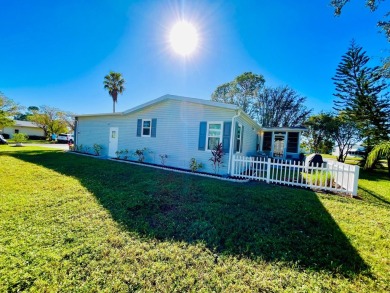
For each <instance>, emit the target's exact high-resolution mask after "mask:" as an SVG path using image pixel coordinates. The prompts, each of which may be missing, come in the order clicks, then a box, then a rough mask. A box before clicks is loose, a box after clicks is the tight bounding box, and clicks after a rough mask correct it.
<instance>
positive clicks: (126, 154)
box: [123, 149, 129, 160]
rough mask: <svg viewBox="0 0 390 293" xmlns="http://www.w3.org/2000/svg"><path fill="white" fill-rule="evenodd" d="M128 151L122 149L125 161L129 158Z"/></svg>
mask: <svg viewBox="0 0 390 293" xmlns="http://www.w3.org/2000/svg"><path fill="white" fill-rule="evenodd" d="M128 155H129V150H128V149H124V150H123V159H125V160H127V158H128V157H129V156H128Z"/></svg>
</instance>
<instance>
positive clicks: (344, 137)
mask: <svg viewBox="0 0 390 293" xmlns="http://www.w3.org/2000/svg"><path fill="white" fill-rule="evenodd" d="M332 118H333V119H332V121H330V125H329V126H328V127H327V128H328V131H329V135H330V137H331V138H332V140H333V141H334V142H335V144H336V146H337V148H338V150H339V155H338V157H337V161H339V162H345V159H346V158H347V155H348V152H349V151H350V150H351V149H352V147H353V146H354V145H355V144H357V143H358V142H360V141H361V135H360V130H359V128H358V126H357V124H356V122H354V121H352V120H350V119H348V117H346V116H345V115H343V114H340V115H338V116H335V117H332Z"/></svg>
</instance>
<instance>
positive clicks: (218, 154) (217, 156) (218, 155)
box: [209, 143, 223, 174]
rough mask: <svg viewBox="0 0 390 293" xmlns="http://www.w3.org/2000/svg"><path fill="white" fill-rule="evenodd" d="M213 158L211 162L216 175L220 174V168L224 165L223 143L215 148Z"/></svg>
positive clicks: (212, 152) (212, 153)
mask: <svg viewBox="0 0 390 293" xmlns="http://www.w3.org/2000/svg"><path fill="white" fill-rule="evenodd" d="M211 155H212V157H211V158H210V159H209V161H211V163H212V166H213V169H214V173H215V174H217V173H218V172H219V167H220V166H221V164H222V156H223V151H222V143H219V144H217V145H216V146H215V148H214V149H213V150H212V151H211Z"/></svg>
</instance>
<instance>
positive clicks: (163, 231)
mask: <svg viewBox="0 0 390 293" xmlns="http://www.w3.org/2000/svg"><path fill="white" fill-rule="evenodd" d="M8 154H9V155H11V156H14V157H16V158H18V159H21V160H24V161H26V162H30V163H33V164H38V165H41V166H43V167H46V168H50V169H52V170H55V171H57V172H59V173H61V174H64V175H67V176H72V177H74V178H77V179H78V180H79V181H80V182H81V184H82V185H83V186H84V187H85V188H87V189H88V190H89V191H90V192H91V193H92V194H93V195H94V196H95V197H96V198H97V199H98V200H99V202H100V203H101V204H102V206H104V207H105V208H106V209H107V210H108V211H109V212H110V213H111V215H112V217H113V219H114V220H116V221H117V222H118V223H120V224H121V225H122V226H123V227H125V229H127V230H128V231H132V232H137V233H138V234H139V235H141V236H142V237H153V238H157V239H161V240H176V241H185V242H187V243H194V242H198V241H201V242H203V243H205V245H206V246H207V247H208V248H209V249H211V250H212V251H214V252H215V253H216V254H217V255H218V254H222V255H234V256H237V257H249V258H251V259H263V260H266V261H282V262H288V263H294V265H297V266H298V267H301V268H305V269H310V270H315V271H323V270H325V271H328V272H330V273H340V274H342V275H344V276H347V277H354V276H356V274H358V273H367V274H369V267H368V266H367V265H366V264H365V262H364V261H363V259H362V258H361V257H360V256H359V254H358V253H357V251H356V250H355V249H354V247H353V246H352V245H351V244H350V242H349V241H348V239H347V237H346V236H345V235H344V234H343V232H342V231H341V229H340V228H339V226H338V225H337V223H335V221H334V220H333V218H332V217H331V216H330V215H329V213H328V212H327V211H326V209H325V208H324V207H323V205H322V204H321V202H320V201H319V199H318V197H317V195H316V194H315V193H314V192H311V191H307V190H300V189H294V188H285V187H278V186H272V185H267V184H262V183H251V184H238V183H230V182H224V181H219V180H213V179H207V178H201V177H197V176H191V175H183V174H178V173H173V172H167V171H162V170H156V169H152V168H147V167H142V166H134V165H129V164H120V163H117V162H111V161H105V160H96V159H93V158H88V157H83V156H77V155H72V154H65V153H63V152H61V151H31V152H29V151H27V150H24V151H23V152H9V153H8ZM216 261H218V260H217V258H216Z"/></svg>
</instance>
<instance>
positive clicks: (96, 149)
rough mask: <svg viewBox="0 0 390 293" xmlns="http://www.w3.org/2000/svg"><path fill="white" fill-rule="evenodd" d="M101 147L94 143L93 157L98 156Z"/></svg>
mask: <svg viewBox="0 0 390 293" xmlns="http://www.w3.org/2000/svg"><path fill="white" fill-rule="evenodd" d="M102 149H103V146H102V145H101V144H97V143H94V144H93V150H94V151H95V155H97V156H100V152H101V151H102Z"/></svg>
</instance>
